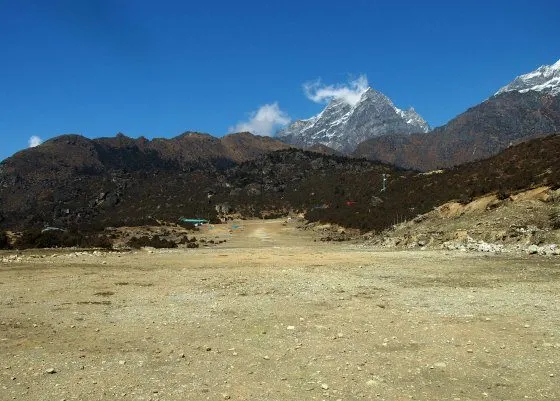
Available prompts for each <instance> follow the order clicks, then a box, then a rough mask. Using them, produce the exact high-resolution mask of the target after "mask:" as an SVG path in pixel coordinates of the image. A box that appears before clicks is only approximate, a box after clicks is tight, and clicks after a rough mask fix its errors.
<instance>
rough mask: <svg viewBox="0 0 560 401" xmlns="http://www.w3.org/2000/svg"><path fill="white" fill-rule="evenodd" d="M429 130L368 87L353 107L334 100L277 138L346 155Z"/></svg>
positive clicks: (415, 115)
mask: <svg viewBox="0 0 560 401" xmlns="http://www.w3.org/2000/svg"><path fill="white" fill-rule="evenodd" d="M429 130H430V127H429V126H428V123H427V122H426V121H425V120H424V119H423V118H422V117H421V116H420V115H419V114H418V113H417V112H416V111H415V110H414V109H413V108H410V109H408V110H401V109H399V108H397V107H396V106H395V105H394V104H393V102H391V100H390V99H389V98H388V97H387V96H385V95H384V94H382V93H381V92H378V91H376V90H374V89H372V88H369V87H368V88H366V89H365V90H363V91H362V92H361V94H360V98H359V100H358V101H357V102H356V103H354V104H351V103H349V102H347V101H345V100H344V99H342V98H335V99H333V100H331V101H330V103H329V104H328V105H327V107H326V108H325V109H324V110H323V111H321V112H320V113H319V114H318V115H316V116H314V117H311V118H309V119H306V120H297V121H295V122H294V123H292V124H290V125H289V126H288V127H286V128H284V129H282V130H281V131H279V132H278V133H277V137H278V138H279V139H281V140H283V141H286V142H288V143H291V144H294V145H297V146H301V147H305V148H306V147H311V146H313V145H316V144H322V145H326V146H328V147H330V148H333V149H335V150H338V151H341V152H348V153H349V152H352V151H353V150H355V149H356V147H357V145H358V144H359V143H361V142H363V141H365V140H367V139H371V138H375V137H379V136H383V135H387V134H392V133H405V134H411V133H415V132H428V131H429Z"/></svg>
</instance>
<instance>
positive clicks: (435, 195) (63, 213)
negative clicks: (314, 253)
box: [0, 134, 560, 231]
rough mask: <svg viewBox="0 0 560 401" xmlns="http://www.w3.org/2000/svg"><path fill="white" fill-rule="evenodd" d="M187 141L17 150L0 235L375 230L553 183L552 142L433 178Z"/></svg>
mask: <svg viewBox="0 0 560 401" xmlns="http://www.w3.org/2000/svg"><path fill="white" fill-rule="evenodd" d="M188 138H194V142H195V145H196V146H193V148H194V149H196V151H192V149H191V154H190V155H188V156H184V157H183V158H182V159H181V158H180V157H179V156H178V155H180V153H179V152H177V151H176V149H169V148H168V147H165V150H167V152H168V153H166V152H165V151H164V150H161V149H162V145H161V144H157V146H159V147H160V148H159V149H158V150H156V149H155V147H156V146H148V145H149V143H148V142H147V141H146V140H143V139H142V138H140V139H131V138H127V137H124V136H122V135H119V136H117V137H115V138H103V139H100V140H89V139H86V138H83V137H80V136H75V135H67V136H63V137H59V138H55V139H53V140H51V141H48V142H47V143H45V144H44V145H41V146H39V147H38V148H33V149H29V150H26V151H22V152H19V153H18V154H16V155H14V156H13V157H12V158H9V159H6V160H5V161H3V162H2V163H1V164H0V219H1V221H0V228H2V229H19V230H21V229H24V228H29V227H36V228H42V227H44V226H45V225H49V226H56V227H62V228H78V229H80V230H82V231H83V230H101V229H103V228H104V227H107V226H121V225H142V224H157V222H158V221H167V222H176V221H177V219H178V218H179V217H181V216H187V217H203V218H208V219H211V220H216V219H217V217H218V216H219V215H221V214H222V215H223V213H226V212H225V211H227V213H230V212H235V213H237V215H239V216H242V217H266V216H279V215H287V214H288V213H289V212H300V213H305V215H306V217H307V219H308V220H310V221H322V222H333V223H338V224H340V225H342V226H346V227H354V228H359V229H361V230H365V231H368V230H375V231H379V230H383V229H385V228H387V227H389V226H391V225H392V224H394V223H395V222H396V221H402V220H404V219H410V218H414V217H415V216H416V215H418V214H421V213H425V212H427V211H429V210H431V209H433V208H434V207H436V206H438V205H440V204H442V203H445V202H448V201H450V200H461V201H465V202H466V201H468V200H470V199H472V198H473V197H476V196H480V195H484V194H486V193H491V192H495V193H498V192H499V193H501V194H503V196H507V194H509V193H513V192H515V191H519V190H522V189H526V188H530V187H533V186H536V185H550V186H553V187H558V186H559V185H560V136H558V135H555V136H550V137H546V138H541V139H535V140H532V141H529V142H525V143H521V144H519V145H516V146H511V147H509V148H508V149H507V150H505V151H504V152H502V153H500V154H499V155H497V156H494V157H491V158H489V159H486V160H482V161H478V162H472V163H468V164H465V165H462V166H459V167H455V168H452V169H449V170H445V171H442V172H439V173H435V174H425V173H418V172H416V171H411V170H403V169H398V168H395V167H392V166H390V165H387V164H383V163H380V162H372V161H367V160H365V159H352V158H347V157H342V156H333V155H325V154H319V153H314V152H308V151H303V150H299V149H294V148H289V149H281V150H277V151H265V149H266V147H267V144H270V147H271V148H274V147H282V146H283V145H278V144H277V143H275V142H274V141H272V142H270V140H269V139H266V138H265V139H260V138H253V137H252V136H251V135H250V134H243V135H232V136H230V137H228V138H227V139H225V141H230V142H232V143H233V145H229V147H227V148H228V149H234V150H230V151H228V152H230V153H227V154H226V153H217V152H214V153H211V154H210V159H208V160H206V161H205V160H203V159H202V158H201V156H202V154H203V149H204V147H205V146H213V145H208V143H210V144H213V143H215V141H216V139H215V138H214V139H213V138H212V137H208V136H204V135H202V136H200V135H199V134H196V135H187V136H186V137H185V138H182V139H181V140H188ZM226 143H228V142H226ZM250 143H256V145H255V146H254V147H252V148H251V147H248V144H250ZM164 144H165V143H164ZM185 146H186V145H185ZM197 146H198V147H197ZM239 148H243V149H239ZM232 154H233V155H235V156H232ZM250 154H255V155H257V156H256V157H254V158H252V157H248V156H247V155H250ZM199 156H200V158H197V157H199ZM234 157H235V158H236V160H241V159H242V158H243V157H247V159H246V160H245V161H243V162H236V161H235V160H234ZM185 160H188V162H187V161H185ZM383 175H385V177H386V178H387V182H386V189H385V190H383Z"/></svg>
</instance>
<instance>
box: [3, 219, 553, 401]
mask: <svg viewBox="0 0 560 401" xmlns="http://www.w3.org/2000/svg"><path fill="white" fill-rule="evenodd" d="M204 235H206V236H207V237H209V238H211V237H214V238H216V239H224V238H225V239H227V240H228V241H227V243H225V244H222V245H220V246H218V247H212V248H200V249H188V250H169V251H168V250H165V251H157V250H145V251H137V252H128V253H126V252H125V253H102V252H94V253H92V252H74V251H72V252H71V251H66V252H54V251H49V252H42V251H35V252H28V253H24V254H21V255H20V256H17V257H16V256H10V253H2V254H1V256H2V260H3V262H1V263H0V294H1V299H0V323H1V324H0V369H1V370H0V372H1V373H0V399H1V400H10V399H17V400H101V399H103V400H105V399H106V400H111V399H124V400H126V399H130V400H205V399H208V400H223V399H231V400H329V399H332V400H354V399H379V400H408V399H416V400H483V399H489V400H520V399H550V400H557V399H560V365H559V364H560V303H559V288H560V286H559V284H560V259H559V258H558V257H542V256H537V255H531V256H528V255H527V256H523V255H515V256H513V255H488V254H481V253H464V252H463V253H462V252H450V251H447V252H446V251H400V252H394V251H379V250H375V249H373V248H367V247H364V246H360V245H355V244H354V245H349V244H344V243H343V244H332V243H328V244H325V243H322V242H320V241H317V242H314V241H313V237H312V234H311V233H309V232H301V231H298V230H297V229H296V227H295V224H293V223H287V224H283V223H282V221H277V220H275V221H266V222H263V221H254V222H238V223H234V224H233V225H232V224H230V225H227V226H214V227H211V228H210V229H207V232H206V233H205V234H204Z"/></svg>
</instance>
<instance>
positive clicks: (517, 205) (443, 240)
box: [371, 187, 560, 256]
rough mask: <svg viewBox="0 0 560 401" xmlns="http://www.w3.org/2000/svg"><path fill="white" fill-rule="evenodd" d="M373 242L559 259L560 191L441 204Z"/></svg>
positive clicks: (541, 190) (537, 190) (540, 190)
mask: <svg viewBox="0 0 560 401" xmlns="http://www.w3.org/2000/svg"><path fill="white" fill-rule="evenodd" d="M371 242H372V243H373V244H376V245H381V246H383V247H396V248H402V249H414V248H423V249H424V248H432V249H450V250H460V251H478V252H489V253H527V254H537V253H538V254H541V255H553V256H556V255H560V189H556V190H553V189H551V188H549V187H538V188H534V189H532V190H529V191H523V192H519V193H516V194H515V195H510V196H507V197H503V196H498V195H488V196H484V197H480V198H477V199H474V200H473V201H471V202H469V203H466V204H461V203H458V202H449V203H445V204H443V205H441V206H439V207H438V208H436V209H435V210H433V211H431V212H429V213H426V214H423V215H420V216H417V217H416V218H414V219H412V220H410V221H406V222H402V223H398V224H395V226H394V227H393V228H391V229H389V230H387V231H385V232H384V233H383V234H381V235H379V236H376V237H375V238H374V239H373V240H372V241H371Z"/></svg>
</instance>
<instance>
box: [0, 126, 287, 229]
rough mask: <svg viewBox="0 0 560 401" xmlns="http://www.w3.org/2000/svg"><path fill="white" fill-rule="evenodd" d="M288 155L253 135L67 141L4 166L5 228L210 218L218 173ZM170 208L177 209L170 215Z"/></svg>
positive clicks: (0, 171) (0, 200) (1, 205)
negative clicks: (260, 159)
mask: <svg viewBox="0 0 560 401" xmlns="http://www.w3.org/2000/svg"><path fill="white" fill-rule="evenodd" d="M286 148H289V146H288V145H286V144H284V143H282V142H279V141H276V140H274V139H271V138H266V137H258V136H254V135H251V134H248V133H241V134H233V135H228V136H226V137H224V138H221V139H218V138H214V137H212V136H210V135H205V134H198V133H185V134H183V135H180V136H178V137H176V138H173V139H154V140H152V141H148V140H147V139H145V138H139V139H132V138H129V137H126V136H124V135H122V134H119V135H117V136H116V137H113V138H100V139H95V140H91V139H87V138H84V137H82V136H79V135H63V136H60V137H57V138H54V139H51V140H49V141H47V142H45V143H43V144H42V145H40V146H37V147H35V148H30V149H26V150H24V151H21V152H18V153H16V154H15V155H14V156H12V157H10V158H8V159H6V160H4V161H2V163H1V164H0V224H1V225H2V226H4V227H30V226H39V227H42V226H44V225H57V226H62V227H68V226H73V225H77V226H81V227H89V226H95V227H101V226H103V225H120V224H125V223H134V224H139V223H141V222H143V221H151V222H153V221H154V220H153V218H154V216H158V215H159V216H175V215H176V214H186V215H201V214H204V215H209V213H211V210H212V208H211V207H210V206H209V205H208V203H207V197H208V193H209V191H211V188H213V187H214V186H216V182H217V181H218V178H217V174H218V171H220V170H223V169H226V168H228V167H231V166H234V165H236V164H237V163H240V162H243V161H246V160H249V159H251V158H255V157H258V156H259V155H262V154H265V153H268V152H271V151H275V150H279V149H286ZM171 205H175V206H176V207H180V210H175V211H174V212H173V213H168V211H169V210H170V208H171ZM176 218H177V216H175V219H176Z"/></svg>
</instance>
